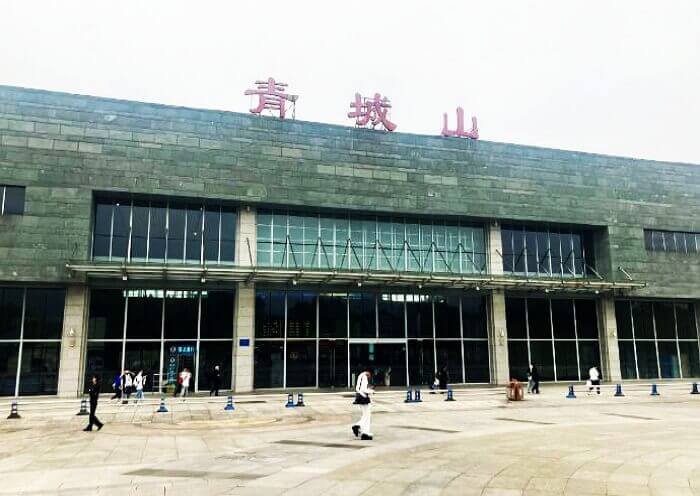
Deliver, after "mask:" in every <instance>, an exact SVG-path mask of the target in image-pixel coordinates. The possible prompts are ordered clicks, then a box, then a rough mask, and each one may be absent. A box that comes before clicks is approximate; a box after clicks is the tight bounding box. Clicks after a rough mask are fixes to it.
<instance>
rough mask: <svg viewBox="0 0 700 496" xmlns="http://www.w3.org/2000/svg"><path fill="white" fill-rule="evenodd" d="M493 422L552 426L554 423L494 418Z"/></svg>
mask: <svg viewBox="0 0 700 496" xmlns="http://www.w3.org/2000/svg"><path fill="white" fill-rule="evenodd" d="M495 420H505V421H506V422H522V423H523V424H538V425H554V424H555V423H554V422H542V421H540V420H525V419H514V418H505V417H496V419H495Z"/></svg>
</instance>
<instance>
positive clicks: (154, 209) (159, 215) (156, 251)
mask: <svg viewBox="0 0 700 496" xmlns="http://www.w3.org/2000/svg"><path fill="white" fill-rule="evenodd" d="M166 218H167V211H166V209H165V206H162V205H154V204H151V230H150V234H149V238H150V239H149V242H148V259H149V260H165V237H166V230H165V221H166Z"/></svg>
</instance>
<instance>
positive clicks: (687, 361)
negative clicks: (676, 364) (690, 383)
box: [678, 341, 700, 378]
mask: <svg viewBox="0 0 700 496" xmlns="http://www.w3.org/2000/svg"><path fill="white" fill-rule="evenodd" d="M678 344H679V347H680V351H681V366H682V367H683V377H686V378H687V377H700V356H699V355H698V343H697V341H692V342H691V341H687V342H683V341H681V342H680V343H678Z"/></svg>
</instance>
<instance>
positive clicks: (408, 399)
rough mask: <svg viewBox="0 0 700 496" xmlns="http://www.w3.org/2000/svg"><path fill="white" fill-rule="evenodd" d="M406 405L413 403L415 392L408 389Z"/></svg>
mask: <svg viewBox="0 0 700 496" xmlns="http://www.w3.org/2000/svg"><path fill="white" fill-rule="evenodd" d="M403 402H404V403H413V392H412V391H411V390H410V389H408V390H406V399H405V400H403Z"/></svg>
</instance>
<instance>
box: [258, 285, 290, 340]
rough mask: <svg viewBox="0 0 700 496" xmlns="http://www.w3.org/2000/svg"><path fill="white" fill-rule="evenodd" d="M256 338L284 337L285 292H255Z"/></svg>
mask: <svg viewBox="0 0 700 496" xmlns="http://www.w3.org/2000/svg"><path fill="white" fill-rule="evenodd" d="M255 337H256V338H283V337H284V291H256V292H255Z"/></svg>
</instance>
